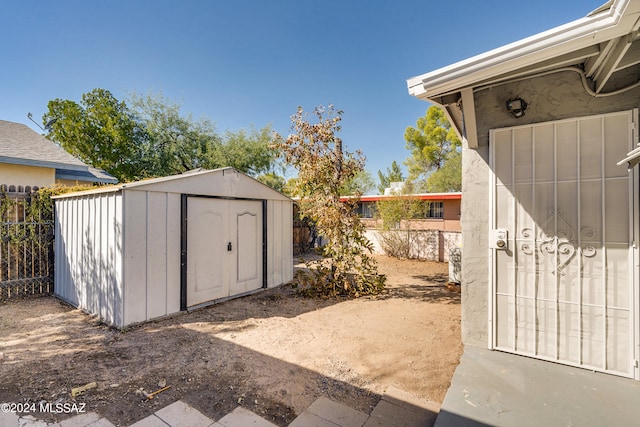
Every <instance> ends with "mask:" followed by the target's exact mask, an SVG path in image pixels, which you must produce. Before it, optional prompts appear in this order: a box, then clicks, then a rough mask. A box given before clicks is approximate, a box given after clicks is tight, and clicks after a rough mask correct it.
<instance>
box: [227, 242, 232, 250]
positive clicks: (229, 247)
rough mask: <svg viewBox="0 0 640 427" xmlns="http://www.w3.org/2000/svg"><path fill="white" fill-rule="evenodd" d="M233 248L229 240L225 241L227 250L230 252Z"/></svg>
mask: <svg viewBox="0 0 640 427" xmlns="http://www.w3.org/2000/svg"><path fill="white" fill-rule="evenodd" d="M232 250H233V245H231V242H229V243H227V251H228V252H231V251H232Z"/></svg>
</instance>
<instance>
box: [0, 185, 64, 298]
mask: <svg viewBox="0 0 640 427" xmlns="http://www.w3.org/2000/svg"><path fill="white" fill-rule="evenodd" d="M3 190H4V191H3V192H2V193H1V194H0V204H3V205H4V206H0V207H2V209H0V300H5V299H9V298H14V297H18V296H25V295H35V294H48V293H51V292H53V236H54V229H53V227H54V225H53V218H42V217H41V216H40V215H39V216H38V217H37V218H35V219H34V218H29V215H28V208H29V205H30V204H31V203H32V195H33V193H31V192H6V189H5V188H3ZM21 190H22V189H21Z"/></svg>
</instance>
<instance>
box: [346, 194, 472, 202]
mask: <svg viewBox="0 0 640 427" xmlns="http://www.w3.org/2000/svg"><path fill="white" fill-rule="evenodd" d="M397 197H410V198H414V199H419V200H460V199H462V193H420V194H404V195H402V196H397V195H388V194H387V195H375V196H361V197H359V198H358V199H359V201H361V202H378V201H380V200H389V199H393V198H397ZM353 198H355V196H342V197H340V200H349V199H353Z"/></svg>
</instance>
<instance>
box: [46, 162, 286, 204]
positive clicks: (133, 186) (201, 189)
mask: <svg viewBox="0 0 640 427" xmlns="http://www.w3.org/2000/svg"><path fill="white" fill-rule="evenodd" d="M225 182H226V184H224V183H225ZM241 183H242V184H241ZM251 187H252V188H253V189H251ZM123 190H133V191H137V190H139V191H159V192H169V193H181V194H191V195H209V196H219V197H235V198H258V197H257V196H256V192H257V191H260V192H264V194H266V195H268V196H269V197H267V198H269V199H275V200H291V199H290V198H289V197H287V196H285V195H284V194H282V193H280V192H278V191H276V190H274V189H272V188H271V187H269V186H267V185H265V184H263V183H261V182H260V181H258V180H256V179H254V178H252V177H250V176H248V175H246V174H244V173H242V172H239V171H237V170H235V169H234V168H232V167H225V168H219V169H195V170H192V171H187V172H184V173H181V174H177V175H171V176H164V177H160V178H151V179H144V180H141V181H134V182H127V183H121V184H117V185H110V186H107V187H102V188H97V189H92V190H86V191H79V192H73V193H66V194H61V195H59V196H55V197H54V198H55V199H60V198H66V197H80V196H86V195H91V194H99V193H110V192H118V191H123Z"/></svg>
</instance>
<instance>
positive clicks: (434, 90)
mask: <svg viewBox="0 0 640 427" xmlns="http://www.w3.org/2000/svg"><path fill="white" fill-rule="evenodd" d="M630 3H631V0H617V1H614V2H613V4H611V7H610V8H608V9H606V10H602V11H600V12H598V13H595V14H591V15H589V16H587V17H586V18H581V19H578V20H575V21H573V22H570V23H568V24H565V25H561V26H559V27H556V28H553V29H551V30H548V31H545V32H542V33H540V34H536V35H534V36H531V37H528V38H525V39H523V40H520V41H517V42H514V43H511V44H508V45H506V46H503V47H500V48H497V49H494V50H491V51H489V52H486V53H483V54H480V55H476V56H474V57H471V58H469V59H466V60H463V61H460V62H457V63H455V64H452V65H449V66H446V67H443V68H440V69H437V70H434V71H431V72H429V73H425V74H422V75H420V76H416V77H412V78H410V79H408V80H407V86H408V90H409V94H410V95H412V96H415V97H417V98H419V99H422V100H426V101H434V102H436V103H437V98H439V97H442V96H446V95H448V94H451V93H455V92H457V91H459V90H461V89H464V88H469V87H473V86H474V85H475V84H477V83H478V82H482V81H483V80H486V79H489V78H491V77H494V76H497V75H503V74H506V73H509V72H512V71H515V70H518V69H521V68H524V67H527V66H530V65H533V64H536V63H539V62H541V61H544V60H546V59H549V58H552V57H555V56H560V55H562V54H563V53H566V52H568V51H571V50H577V49H582V48H586V47H588V46H591V45H594V44H596V43H599V42H604V41H607V40H611V39H612V38H615V37H620V36H623V35H625V34H627V33H628V32H629V29H630V28H632V27H633V26H634V25H635V24H636V21H637V16H635V15H634V14H630V13H627V14H625V12H626V11H627V9H628V8H629V6H630ZM624 20H626V21H628V22H622V21H624Z"/></svg>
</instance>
